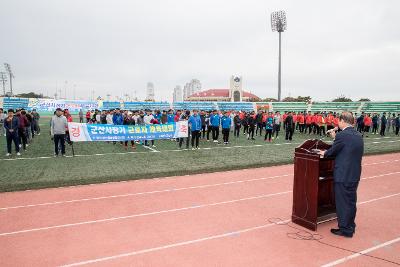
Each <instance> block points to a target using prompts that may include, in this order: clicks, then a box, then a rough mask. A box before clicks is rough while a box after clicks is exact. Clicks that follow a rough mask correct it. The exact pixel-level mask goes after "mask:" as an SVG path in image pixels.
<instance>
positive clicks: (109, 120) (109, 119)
mask: <svg viewBox="0 0 400 267" xmlns="http://www.w3.org/2000/svg"><path fill="white" fill-rule="evenodd" d="M113 113H114V111H113V110H110V111H109V112H107V115H106V121H107V124H114V123H113Z"/></svg>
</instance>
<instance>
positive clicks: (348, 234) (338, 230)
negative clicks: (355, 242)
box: [331, 228, 353, 238]
mask: <svg viewBox="0 0 400 267" xmlns="http://www.w3.org/2000/svg"><path fill="white" fill-rule="evenodd" d="M331 233H332V234H334V235H339V236H344V237H348V238H351V237H353V233H351V234H350V233H345V232H342V231H341V230H340V229H334V228H333V229H331Z"/></svg>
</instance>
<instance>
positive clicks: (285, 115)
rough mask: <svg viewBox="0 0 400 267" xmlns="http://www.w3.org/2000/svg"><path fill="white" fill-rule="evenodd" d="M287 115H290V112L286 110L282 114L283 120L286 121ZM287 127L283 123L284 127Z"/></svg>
mask: <svg viewBox="0 0 400 267" xmlns="http://www.w3.org/2000/svg"><path fill="white" fill-rule="evenodd" d="M287 116H288V112H287V111H285V112H284V113H283V115H282V121H285V120H286V117H287ZM285 127H286V126H285V124H283V129H285Z"/></svg>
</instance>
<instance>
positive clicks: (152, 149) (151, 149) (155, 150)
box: [143, 146, 160, 152]
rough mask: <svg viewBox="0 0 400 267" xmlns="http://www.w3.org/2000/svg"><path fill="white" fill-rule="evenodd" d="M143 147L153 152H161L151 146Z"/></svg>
mask: <svg viewBox="0 0 400 267" xmlns="http://www.w3.org/2000/svg"><path fill="white" fill-rule="evenodd" d="M143 147H144V148H146V149H149V150H150V151H151V152H160V151H158V150H157V149H154V148H152V147H150V146H143Z"/></svg>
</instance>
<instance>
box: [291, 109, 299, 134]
mask: <svg viewBox="0 0 400 267" xmlns="http://www.w3.org/2000/svg"><path fill="white" fill-rule="evenodd" d="M292 117H293V124H294V126H295V127H293V131H294V130H298V129H299V122H298V121H297V114H296V112H293V113H292Z"/></svg>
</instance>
